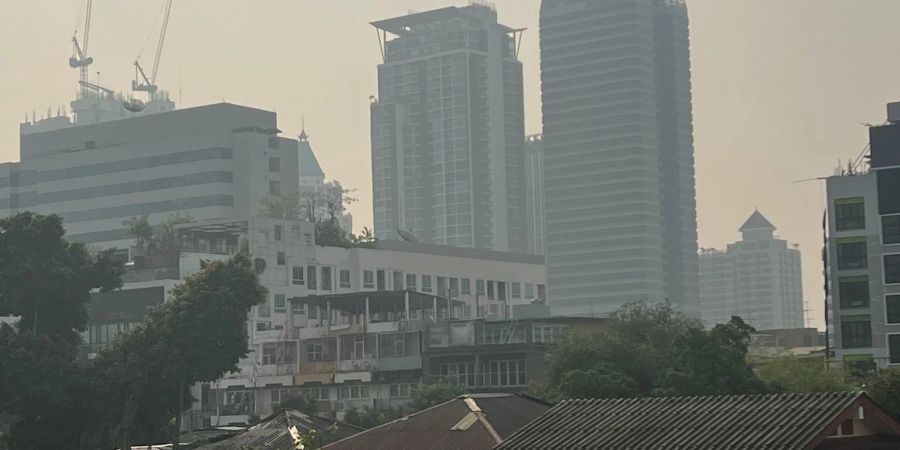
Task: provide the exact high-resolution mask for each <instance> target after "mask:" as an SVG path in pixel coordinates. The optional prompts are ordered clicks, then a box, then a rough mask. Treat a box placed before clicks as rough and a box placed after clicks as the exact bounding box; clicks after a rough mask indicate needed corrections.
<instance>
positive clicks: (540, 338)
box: [531, 325, 566, 343]
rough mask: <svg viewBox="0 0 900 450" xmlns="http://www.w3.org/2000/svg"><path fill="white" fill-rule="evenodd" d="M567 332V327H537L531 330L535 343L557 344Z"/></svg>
mask: <svg viewBox="0 0 900 450" xmlns="http://www.w3.org/2000/svg"><path fill="white" fill-rule="evenodd" d="M565 331H566V327H565V326H563V325H535V326H534V328H532V330H531V334H532V341H534V342H535V343H550V342H557V341H559V338H560V337H561V336H562V334H563V333H565Z"/></svg>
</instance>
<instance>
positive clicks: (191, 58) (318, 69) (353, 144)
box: [0, 0, 900, 326]
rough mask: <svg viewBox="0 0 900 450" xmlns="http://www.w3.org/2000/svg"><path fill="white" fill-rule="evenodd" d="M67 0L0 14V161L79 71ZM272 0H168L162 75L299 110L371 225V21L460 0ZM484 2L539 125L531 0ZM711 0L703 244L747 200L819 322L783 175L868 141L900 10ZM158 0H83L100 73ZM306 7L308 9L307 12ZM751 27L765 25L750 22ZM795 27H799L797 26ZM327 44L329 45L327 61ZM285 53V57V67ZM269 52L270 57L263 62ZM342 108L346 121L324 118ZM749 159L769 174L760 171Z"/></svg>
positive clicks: (139, 33)
mask: <svg viewBox="0 0 900 450" xmlns="http://www.w3.org/2000/svg"><path fill="white" fill-rule="evenodd" d="M78 3H80V2H71V4H69V5H66V7H59V5H58V4H57V3H56V2H50V1H47V0H44V1H36V2H29V3H27V4H16V5H14V6H11V9H10V14H7V15H5V16H4V17H3V18H0V38H3V39H4V40H5V41H7V42H15V39H21V36H27V43H28V45H16V46H5V47H4V48H3V49H2V52H3V53H0V63H2V64H3V65H4V66H5V67H15V68H16V69H15V70H4V71H0V82H2V83H3V84H4V86H15V87H16V89H8V92H7V95H6V97H7V99H6V101H5V103H4V106H3V107H2V108H0V158H2V160H3V161H12V160H17V159H18V157H17V154H18V150H17V147H18V138H17V136H16V134H17V132H18V130H17V125H18V123H19V122H21V121H22V119H23V113H25V112H26V111H28V112H29V113H30V111H32V110H36V111H38V112H39V113H40V112H41V111H45V110H46V108H47V107H51V108H53V110H54V112H55V109H56V106H57V105H60V104H65V103H67V102H68V101H69V100H71V99H72V98H73V97H74V93H75V86H76V84H75V80H76V79H77V73H76V71H74V70H71V69H69V68H68V67H67V65H66V63H65V61H66V59H67V58H68V57H69V55H70V44H69V42H68V38H69V37H70V33H71V26H72V24H74V22H75V18H76V15H77V14H78ZM271 3H272V4H274V5H275V7H273V5H270V6H269V7H266V8H251V7H250V6H249V5H244V4H241V2H238V1H236V0H227V1H218V2H216V3H215V4H216V8H214V9H212V8H209V6H210V5H211V4H212V2H211V1H197V2H192V3H177V4H176V6H175V10H174V12H173V21H172V25H171V26H172V30H171V31H170V32H171V33H172V35H171V36H170V40H169V41H168V42H167V47H166V50H165V53H164V55H163V65H162V68H161V70H160V84H161V85H162V87H163V89H169V90H171V91H172V97H173V99H175V100H176V101H177V102H178V103H179V106H180V107H187V106H196V105H201V104H206V103H211V102H217V101H220V100H222V99H223V98H224V99H226V100H229V101H232V102H235V103H239V104H244V105H248V106H254V107H260V108H266V109H272V110H275V111H276V112H278V113H279V115H280V116H281V117H280V123H282V124H284V127H283V128H284V130H285V134H286V135H296V134H297V133H298V132H299V131H300V115H301V114H305V116H306V122H307V123H306V124H307V127H306V128H307V130H308V131H309V132H310V139H311V142H312V143H313V145H314V146H315V148H316V149H317V151H318V152H319V154H318V156H319V158H320V160H321V162H322V165H323V166H324V168H325V170H326V172H327V173H328V174H329V175H330V176H332V177H333V178H335V179H338V180H341V181H342V182H343V183H344V184H345V185H346V186H348V187H353V188H357V189H359V192H358V195H357V196H358V197H359V198H360V201H359V202H358V203H356V204H354V205H352V206H351V208H350V211H351V212H352V213H353V214H354V215H355V216H356V217H357V224H358V225H357V227H358V228H361V227H362V226H366V225H368V226H371V223H372V222H371V214H372V212H371V197H370V189H371V188H370V187H371V180H370V176H369V163H368V161H367V156H366V155H367V154H368V148H369V146H368V139H369V136H368V100H367V99H368V95H371V94H372V93H374V92H375V83H376V81H377V80H376V74H375V65H376V63H377V61H378V60H379V59H380V55H379V52H378V48H377V41H376V39H375V33H374V30H373V29H372V27H371V26H369V25H368V22H370V21H374V20H379V19H384V18H387V17H392V16H394V15H399V14H404V13H406V10H407V9H408V8H409V7H412V6H415V8H416V9H418V10H425V9H429V8H433V7H439V6H446V5H448V4H456V3H454V2H443V1H424V2H423V1H417V2H412V1H403V2H401V1H390V2H380V3H379V6H377V7H376V6H374V5H368V4H364V5H360V4H359V3H358V2H349V1H336V2H321V1H305V2H286V1H283V2H274V1H273V2H271ZM495 3H496V5H497V9H498V13H499V16H500V20H501V22H504V23H508V24H510V25H511V26H524V27H528V29H529V30H528V31H527V32H526V34H525V38H524V41H523V47H522V55H521V56H520V59H521V60H522V61H523V64H524V65H525V101H526V132H527V133H534V132H538V131H540V127H539V124H540V114H539V111H540V101H539V94H538V93H539V90H540V86H539V83H538V82H537V80H538V79H539V76H540V74H539V72H538V71H537V67H538V60H537V10H538V6H539V2H537V1H534V2H521V1H510V0H507V1H497V2H495ZM720 3H724V2H715V1H711V0H690V1H688V6H689V13H690V17H691V35H692V43H691V50H692V67H693V86H694V125H695V133H694V134H695V151H696V157H697V187H698V218H699V236H700V239H699V241H700V246H701V247H718V248H722V247H723V246H724V244H725V243H728V242H731V241H733V240H734V238H735V237H736V236H738V232H737V229H736V228H737V226H738V225H739V223H740V220H741V219H742V218H743V217H745V216H746V215H747V214H748V213H749V212H750V211H752V208H753V207H754V206H759V208H760V209H763V210H765V211H766V212H767V215H768V216H769V217H770V218H771V219H772V220H773V222H775V223H777V224H779V227H780V230H779V231H780V233H779V234H780V235H781V236H783V237H784V238H786V239H788V240H789V241H790V242H799V243H800V245H801V250H802V251H803V254H804V274H805V277H804V290H805V292H806V300H807V301H808V302H809V303H810V305H809V306H810V307H811V308H812V309H813V311H812V312H811V314H812V319H814V320H813V322H812V324H814V325H816V326H822V325H823V321H822V320H821V316H822V307H821V299H820V297H821V275H820V273H821V263H820V262H819V260H818V259H819V257H818V250H819V249H820V246H821V228H820V226H821V224H820V221H821V213H822V207H823V202H822V198H823V196H822V191H823V187H821V186H819V185H817V184H818V183H815V182H809V183H796V184H795V183H793V181H794V180H798V179H805V178H812V177H818V176H825V175H830V174H831V173H832V169H833V168H834V167H835V166H837V160H838V158H843V159H846V158H850V157H855V156H856V155H857V154H858V153H859V152H860V150H861V149H862V148H863V147H864V145H865V143H866V142H867V136H866V134H867V130H866V129H865V128H864V127H862V126H860V125H859V123H860V122H873V123H878V122H881V121H883V120H884V118H885V117H884V116H885V114H884V104H885V103H887V102H888V101H891V100H894V99H896V98H897V96H898V94H900V85H898V83H897V82H896V81H895V80H892V79H891V74H892V73H894V72H896V69H898V66H900V63H898V62H894V61H890V60H887V59H883V58H882V59H878V60H877V64H873V63H872V61H876V56H877V55H873V53H877V51H878V49H877V48H876V50H874V51H872V50H870V51H868V52H866V51H862V50H865V49H872V48H875V47H877V46H878V45H879V44H880V43H882V42H891V41H892V39H891V38H892V37H896V36H895V34H900V32H898V31H893V30H892V29H891V27H890V22H889V21H888V20H889V18H890V17H892V16H893V14H892V13H897V12H900V5H897V4H892V3H891V2H888V1H883V0H882V1H872V2H868V3H867V6H868V7H867V8H859V7H858V6H850V5H847V4H839V3H831V4H823V3H822V2H813V1H811V0H808V1H803V2H791V4H782V3H776V2H769V3H768V5H770V7H769V8H760V7H759V6H758V4H759V2H749V1H741V2H728V4H727V5H725V4H720ZM51 5H52V6H53V9H49V8H50V7H51ZM158 6H159V5H157V4H155V3H154V4H145V5H128V7H125V5H114V4H109V3H106V2H97V3H96V4H95V14H96V17H95V19H94V32H95V34H94V36H93V38H92V48H93V51H92V52H91V53H92V54H93V56H94V57H95V59H96V61H97V62H96V63H95V64H96V68H98V69H100V70H101V71H102V74H101V82H103V83H104V84H107V80H108V84H110V85H112V86H113V87H117V88H122V87H124V86H125V85H126V84H127V83H128V82H129V81H130V79H131V75H132V73H131V71H132V67H131V61H132V60H133V59H134V55H135V54H136V53H137V50H138V49H139V47H140V46H141V44H142V42H143V41H144V39H145V38H146V36H147V33H148V31H149V28H150V24H151V23H152V22H153V18H154V17H155V16H156V12H157V10H158ZM313 6H315V8H313ZM204 8H207V9H206V10H212V11H215V12H216V13H215V14H211V15H206V16H204V15H203V14H200V12H201V11H204V10H205V9H204ZM257 10H259V11H257ZM274 10H277V11H278V14H273V13H272V11H274ZM307 11H309V12H311V13H312V14H311V15H304V14H303V13H306V12H307ZM123 17H124V18H127V19H125V20H123V19H122V18H123ZM323 17H324V18H329V17H330V18H341V20H349V21H350V22H348V24H349V25H348V26H347V27H345V28H343V29H341V32H342V35H340V38H339V39H337V42H336V43H329V42H326V41H327V40H325V39H322V38H321V36H320V35H321V34H323V33H325V32H326V31H330V29H328V28H326V25H325V24H326V23H327V22H328V20H327V19H326V20H323ZM348 17H349V19H346V18H348ZM199 18H202V20H200V19H199ZM241 19H246V22H244V23H243V24H244V25H246V24H250V26H248V29H247V31H246V33H228V32H227V30H229V29H237V28H238V27H237V26H236V24H239V23H240V20H241ZM737 19H740V21H738V20H737ZM34 23H42V24H44V25H43V26H42V27H41V29H40V33H35V32H33V30H32V28H30V27H29V25H30V24H34ZM301 28H302V29H301ZM762 29H764V30H766V32H765V33H760V32H759V30H762ZM187 30H190V31H191V32H196V33H193V34H195V35H196V36H199V37H200V39H197V40H194V41H190V42H184V39H181V36H183V35H184V33H185V32H186V31H187ZM222 30H225V31H222ZM323 30H324V31H323ZM797 30H803V34H802V35H799V36H798V35H797ZM825 31H827V32H828V33H827V34H826V33H825ZM254 32H255V34H254ZM229 34H233V36H228V35H229ZM253 35H255V36H256V37H254V38H250V37H248V36H253ZM748 35H752V36H753V37H754V39H747V38H746V37H747V36H748ZM121 36H128V39H125V38H122V37H121ZM785 36H790V37H791V38H790V39H785ZM292 37H293V38H296V37H299V39H292ZM305 42H311V43H313V44H314V45H305V44H304V43H305ZM319 44H328V46H327V48H320V47H319ZM266 45H268V47H266ZM332 46H333V47H332ZM113 47H119V48H118V49H116V48H113ZM298 47H299V48H298ZM322 47H325V46H324V45H323V46H322ZM227 48H231V49H233V50H232V51H230V52H228V51H225V49H227ZM254 50H255V51H256V53H253V52H254ZM326 53H330V54H332V55H337V58H332V63H331V64H329V63H328V59H327V58H325V57H324V56H323V55H325V54H326ZM179 54H180V58H179V57H178V56H179ZM273 54H280V56H279V57H277V58H276V57H272V56H271V55H273ZM35 55H39V56H38V57H35ZM835 55H840V56H841V59H840V60H838V59H837V58H834V56H835ZM266 58H268V59H266ZM288 59H293V60H294V61H293V64H296V66H295V65H287V66H286V67H289V68H290V70H284V68H285V67H284V66H285V65H286V64H287V63H286V61H287V60H288ZM179 60H180V61H181V63H180V64H178V61H179ZM236 61H246V62H245V63H242V64H241V66H242V67H241V70H235V68H234V67H233V66H234V65H235V64H236ZM266 65H271V66H272V67H273V69H270V70H268V71H266V70H265V69H260V67H263V68H264V67H265V66H266ZM244 66H246V67H244ZM247 69H250V71H249V72H248V71H246V70H247ZM179 73H180V76H179ZM92 76H93V74H92ZM179 80H180V82H178V81H179ZM809 80H815V84H813V83H809ZM326 81H327V82H328V83H329V84H324V83H325V82H326ZM179 86H180V87H181V88H182V92H181V95H179V92H178V87H179ZM321 86H325V87H327V89H321V88H320V87H321ZM272 87H277V88H278V91H276V90H274V89H272ZM789 96H791V97H789ZM179 98H182V99H183V101H181V102H179ZM792 99H796V101H793V100H792ZM726 112H730V113H732V114H729V113H726ZM339 121H342V122H343V124H346V125H334V124H337V123H338V122H339ZM348 130H359V131H358V132H350V133H348V132H347V131H348ZM347 162H349V163H350V164H347ZM723 167H725V168H728V167H741V168H744V169H745V170H743V171H741V172H740V173H739V172H737V171H727V170H723V169H722V168H723ZM726 172H730V173H726ZM759 174H766V175H767V176H766V179H765V180H764V183H762V184H760V181H759V180H760V176H759ZM751 187H753V188H754V189H757V190H758V192H757V193H756V194H755V195H752V194H751V195H747V193H746V192H747V190H748V189H749V188H751Z"/></svg>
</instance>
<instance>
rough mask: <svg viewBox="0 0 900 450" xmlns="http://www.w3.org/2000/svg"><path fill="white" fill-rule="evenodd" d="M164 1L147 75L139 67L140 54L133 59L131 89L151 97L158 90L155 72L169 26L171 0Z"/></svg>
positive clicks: (157, 69)
mask: <svg viewBox="0 0 900 450" xmlns="http://www.w3.org/2000/svg"><path fill="white" fill-rule="evenodd" d="M165 1H166V3H165V6H164V9H163V21H162V26H161V27H160V30H159V41H158V42H157V43H156V56H155V57H154V58H153V67H152V69H151V71H150V76H149V77H148V76H147V74H146V73H145V72H144V68H143V67H141V63H140V61H139V60H140V59H141V56H140V55H138V57H137V59H135V60H134V81H132V82H131V89H132V90H134V91H141V92H146V93H148V94H150V97H151V98H152V97H153V94H155V93H156V91H157V90H159V86H157V85H156V74H157V72H159V60H160V58H161V57H162V51H163V44H164V43H165V41H166V29H167V28H168V27H169V14H170V13H171V12H172V0H165Z"/></svg>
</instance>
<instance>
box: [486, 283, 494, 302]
mask: <svg viewBox="0 0 900 450" xmlns="http://www.w3.org/2000/svg"><path fill="white" fill-rule="evenodd" d="M487 298H488V299H489V300H493V299H494V282H493V281H491V280H488V282H487Z"/></svg>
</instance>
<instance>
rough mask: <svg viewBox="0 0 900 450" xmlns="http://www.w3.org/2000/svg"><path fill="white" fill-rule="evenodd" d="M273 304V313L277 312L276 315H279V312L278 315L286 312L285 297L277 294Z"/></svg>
mask: <svg viewBox="0 0 900 450" xmlns="http://www.w3.org/2000/svg"><path fill="white" fill-rule="evenodd" d="M274 303H275V312H277V313H279V312H280V313H283V312H285V311H286V310H287V307H286V306H287V303H286V301H285V296H284V295H280V294H279V295H275V302H274Z"/></svg>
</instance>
